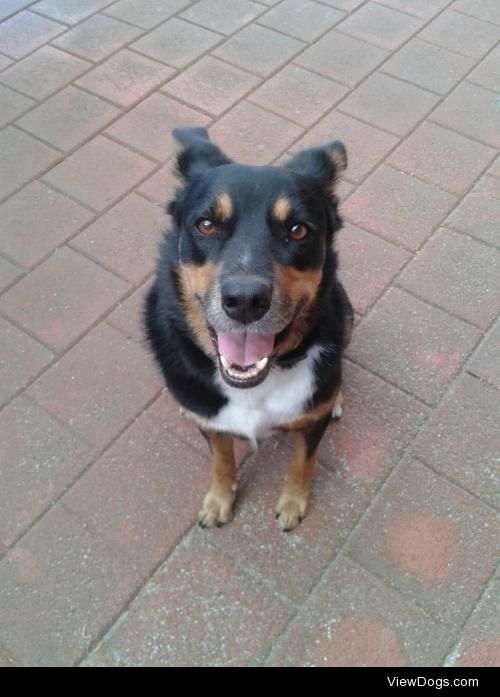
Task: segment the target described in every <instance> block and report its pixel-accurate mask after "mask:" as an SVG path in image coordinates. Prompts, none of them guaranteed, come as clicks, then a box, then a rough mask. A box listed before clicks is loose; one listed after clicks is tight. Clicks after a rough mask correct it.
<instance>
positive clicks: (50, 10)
mask: <svg viewBox="0 0 500 697" xmlns="http://www.w3.org/2000/svg"><path fill="white" fill-rule="evenodd" d="M111 2H112V0H40V2H37V3H35V4H34V5H33V7H32V8H31V9H33V10H35V11H36V12H40V13H41V14H43V15H47V17H51V18H52V19H56V20H58V21H59V22H64V23H65V24H77V23H78V22H80V21H81V20H82V19H85V18H86V17H88V16H89V15H91V14H94V12H98V11H99V10H102V9H104V8H105V7H106V5H109V4H110V3H111Z"/></svg>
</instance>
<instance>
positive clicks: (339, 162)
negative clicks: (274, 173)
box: [285, 140, 347, 195]
mask: <svg viewBox="0 0 500 697" xmlns="http://www.w3.org/2000/svg"><path fill="white" fill-rule="evenodd" d="M285 166H286V167H287V168H288V169H291V170H292V171H293V172H297V174H302V175H304V176H306V177H310V178H311V179H316V180H317V182H318V184H320V185H322V186H324V187H325V189H326V191H327V192H328V193H329V194H330V195H334V189H335V184H336V183H337V182H338V180H339V179H340V177H341V176H342V173H343V172H344V171H345V170H346V169H347V150H346V149H345V146H344V144H343V143H341V142H340V140H334V141H332V142H331V143H328V144H327V145H323V146H321V147H318V148H308V149H307V150H301V151H300V152H299V153H297V155H295V156H294V157H292V159H291V160H290V161H289V162H287V163H286V165H285Z"/></svg>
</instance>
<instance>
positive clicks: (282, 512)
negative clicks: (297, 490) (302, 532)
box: [276, 493, 307, 532]
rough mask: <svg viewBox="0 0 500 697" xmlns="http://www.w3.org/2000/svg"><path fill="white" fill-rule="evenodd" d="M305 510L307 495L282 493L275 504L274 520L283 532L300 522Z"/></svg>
mask: <svg viewBox="0 0 500 697" xmlns="http://www.w3.org/2000/svg"><path fill="white" fill-rule="evenodd" d="M306 511H307V496H305V495H304V496H300V495H298V494H295V495H291V494H285V493H284V494H282V495H281V497H280V500H279V501H278V505H277V506H276V520H277V521H278V526H279V527H280V529H281V530H283V532H289V531H290V530H293V528H295V527H296V526H297V525H298V524H299V523H301V522H302V519H303V518H304V516H305V514H306Z"/></svg>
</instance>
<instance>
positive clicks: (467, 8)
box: [453, 0, 500, 24]
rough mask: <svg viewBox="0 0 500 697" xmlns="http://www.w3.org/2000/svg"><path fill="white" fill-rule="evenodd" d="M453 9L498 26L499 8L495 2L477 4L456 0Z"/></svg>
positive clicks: (472, 0) (499, 20) (487, 0)
mask: <svg viewBox="0 0 500 697" xmlns="http://www.w3.org/2000/svg"><path fill="white" fill-rule="evenodd" d="M453 9H454V10H458V11H459V12H465V14H468V15H472V16H473V17H479V19H484V21H485V22H494V23H495V24H500V7H499V6H498V3H497V2H495V0H483V1H482V2H479V3H478V2H474V0H457V2H455V3H454V5H453Z"/></svg>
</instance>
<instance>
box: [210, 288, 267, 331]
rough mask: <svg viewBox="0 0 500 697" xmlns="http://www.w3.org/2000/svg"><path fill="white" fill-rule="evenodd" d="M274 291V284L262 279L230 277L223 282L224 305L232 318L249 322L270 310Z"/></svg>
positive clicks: (244, 322) (245, 322)
mask: <svg viewBox="0 0 500 697" xmlns="http://www.w3.org/2000/svg"><path fill="white" fill-rule="evenodd" d="M272 293H273V287H272V285H270V284H269V283H266V282H265V281H262V280H260V279H229V280H227V281H224V283H223V284H222V288H221V296H222V307H223V308H224V311H225V313H226V314H227V315H229V317H231V319H234V320H236V321H237V322H242V323H243V324H249V323H250V322H255V321H256V320H258V319H260V318H261V317H263V316H264V315H265V314H266V312H267V311H268V310H269V307H270V305H271V296H272Z"/></svg>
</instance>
